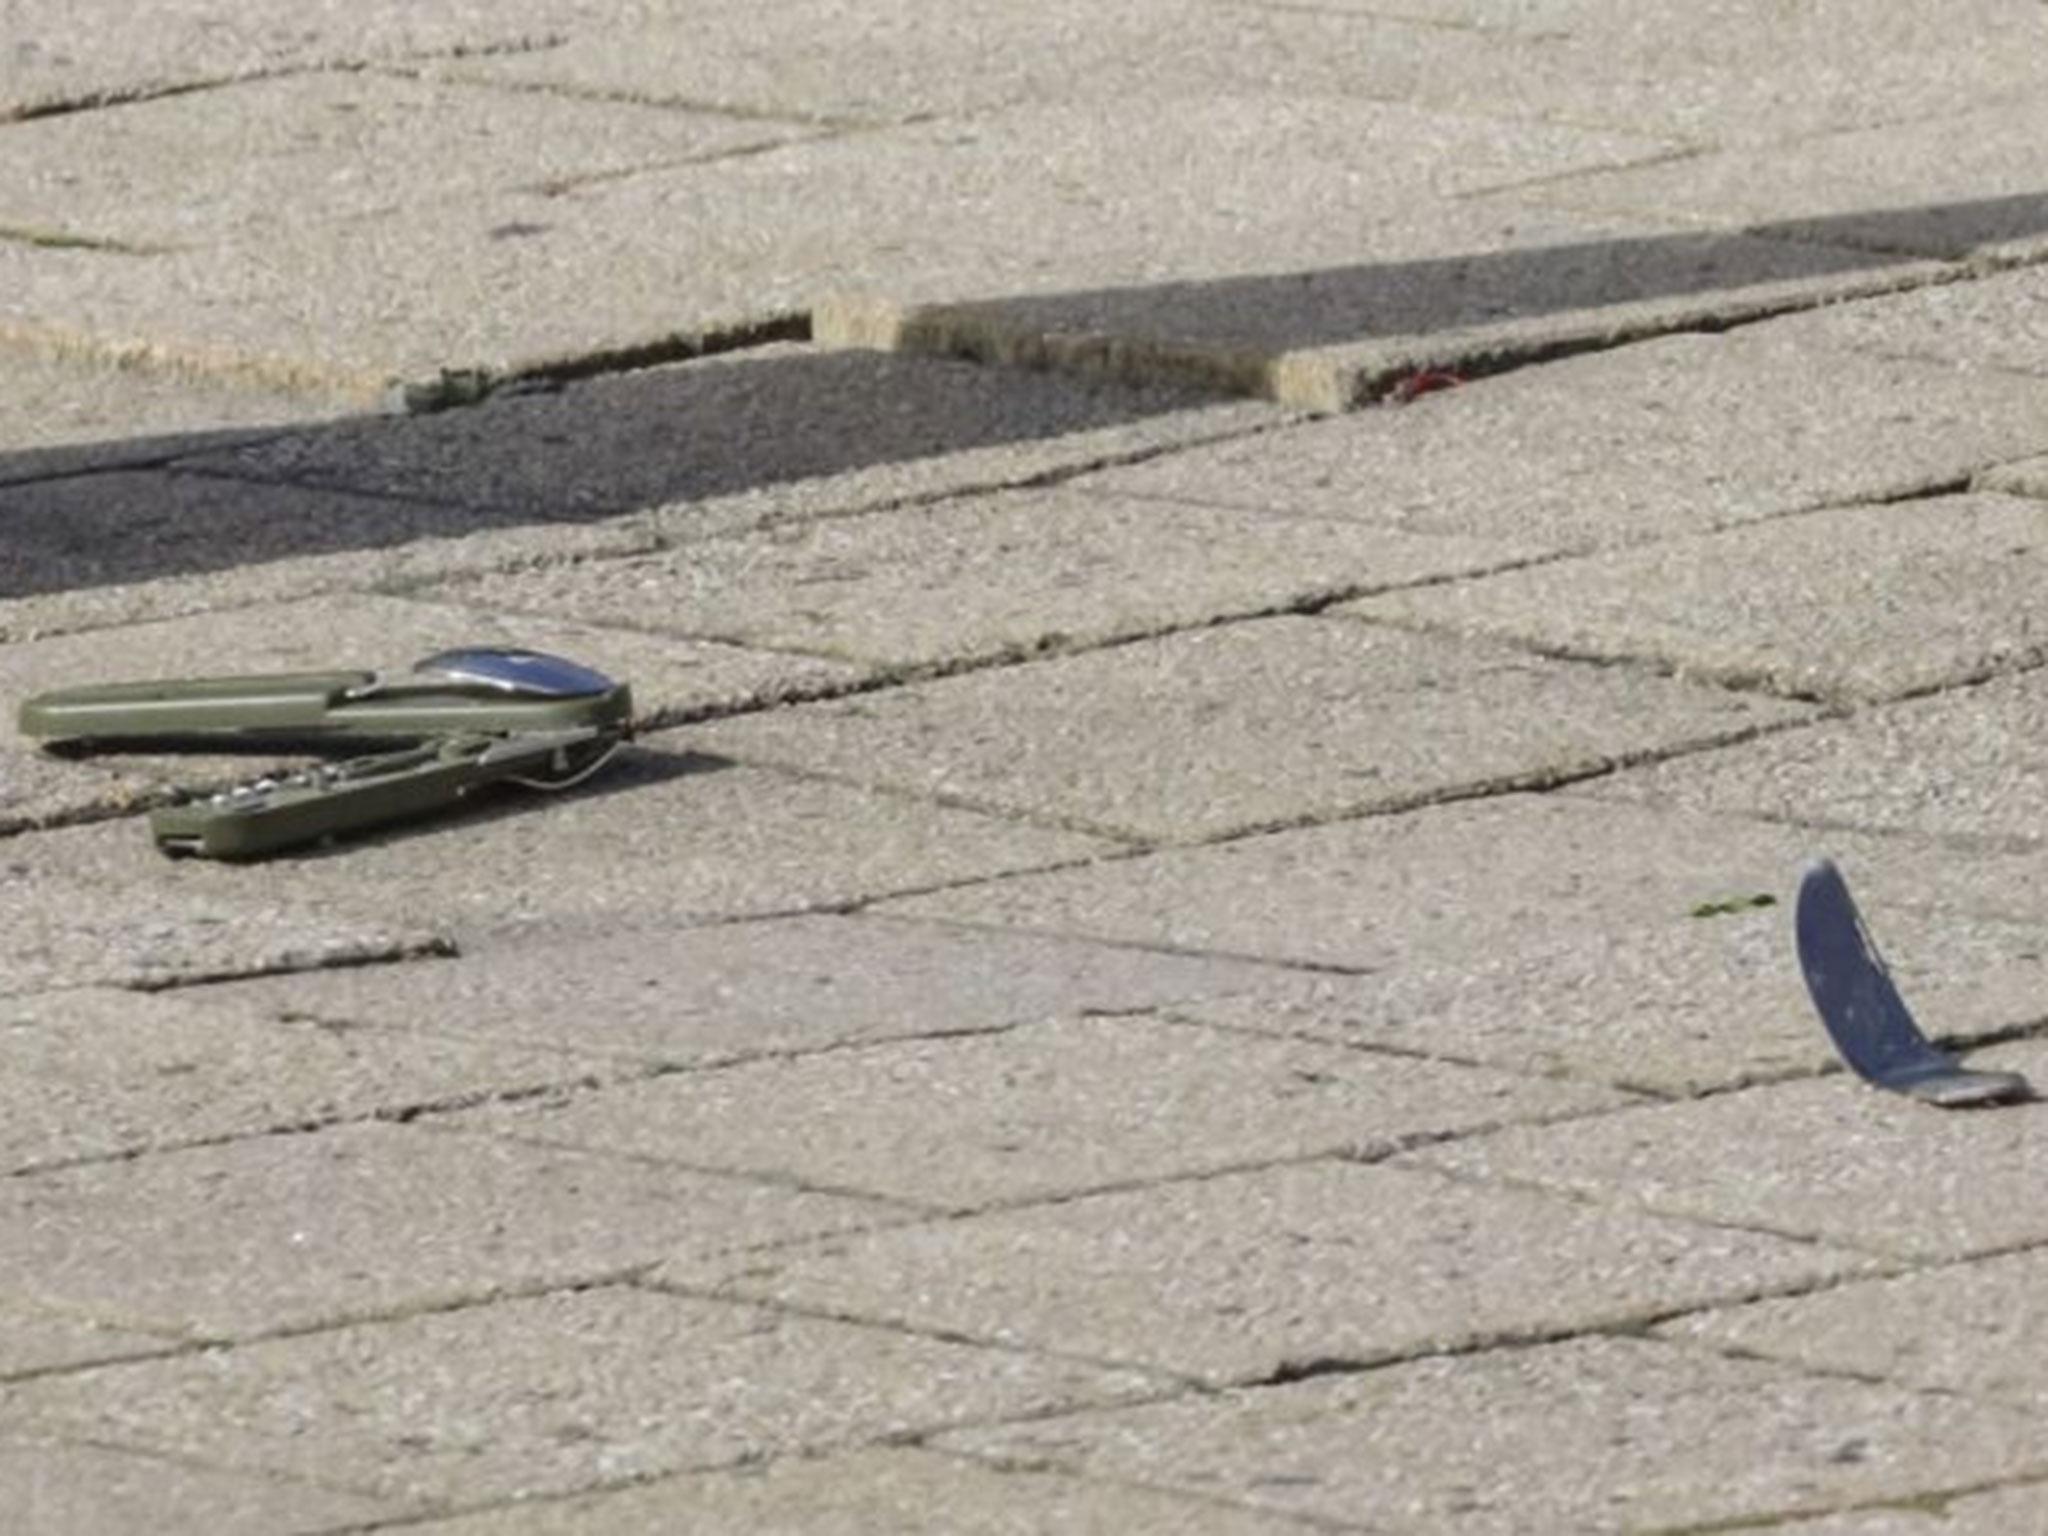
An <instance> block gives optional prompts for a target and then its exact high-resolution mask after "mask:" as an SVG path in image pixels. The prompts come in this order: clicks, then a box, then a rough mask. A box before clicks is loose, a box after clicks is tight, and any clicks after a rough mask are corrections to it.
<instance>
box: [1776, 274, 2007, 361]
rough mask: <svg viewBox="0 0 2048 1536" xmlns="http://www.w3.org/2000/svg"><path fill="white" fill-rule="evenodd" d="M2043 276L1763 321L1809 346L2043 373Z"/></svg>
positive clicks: (1980, 280)
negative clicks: (1850, 349) (1840, 348)
mask: <svg viewBox="0 0 2048 1536" xmlns="http://www.w3.org/2000/svg"><path fill="white" fill-rule="evenodd" d="M2044 297H2048V272H2044V271H2042V270H2041V269H2040V268H2037V267H2021V268H2019V269H2018V270H2016V271H2011V272H1989V273H1978V274H1976V275H1973V276H1972V277H1970V278H1969V280H1968V281H1964V282H1952V283H1938V284H1934V285H1932V286H1929V287H1925V288H1920V289H1916V290H1915V291H1913V292H1911V293H1901V294H1893V295H1890V296H1887V297H1883V298H1871V299H1863V300H1859V301H1858V302H1856V303H1851V304H1831V305H1828V306H1826V307H1824V308H1821V309H1816V310H1812V311H1810V312H1808V313H1806V314H1801V315H1788V316H1785V317H1784V318H1782V319H1778V320H1773V321H1771V322H1769V330H1770V332H1771V334H1773V335H1778V336H1784V337H1788V338H1795V339H1797V340H1800V341H1802V342H1807V343H1810V344H1812V345H1815V346H1823V347H1829V348H1837V347H1849V348H1854V349H1855V350H1857V351H1861V352H1868V353H1873V354H1877V355H1880V356H1885V357H1918V358H1927V359H1930V360H1933V361H1936V362H1943V363H1948V364H1950V365H1951V366H1953V367H1957V368H1962V369H1967V370H1973V371H1980V372H1981V371H1984V370H1989V369H2007V370H2010V371H2012V372H2015V373H2027V374H2048V325H2044V324H2043V323H2042V320H2041V303H2042V300H2043V298H2044Z"/></svg>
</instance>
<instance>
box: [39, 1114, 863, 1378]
mask: <svg viewBox="0 0 2048 1536" xmlns="http://www.w3.org/2000/svg"><path fill="white" fill-rule="evenodd" d="M0 1212H4V1213H5V1220H6V1221H7V1223H8V1226H9V1228H10V1229H11V1230H12V1231H13V1232H15V1234H16V1236H15V1237H14V1239H13V1240H12V1241H10V1242H9V1244H8V1245H7V1252H6V1253H5V1254H4V1255H0V1290H4V1291H12V1292H18V1293H21V1294H25V1295H28V1296H32V1297H35V1298H37V1299H39V1300H41V1301H42V1302H44V1303H45V1304H48V1305H59V1306H63V1307H65V1308H67V1309H70V1310H73V1311H75V1312H79V1313H83V1314H85V1315H87V1316H91V1317H96V1318H103V1319H105V1320H107V1321H109V1322H112V1323H114V1324H116V1325H119V1326H127V1327H142V1328H147V1329H150V1330H152V1331H156V1332H169V1331H177V1332H180V1333H183V1334H185V1335H186V1336H187V1337H191V1338H200V1339H230V1338H248V1337H251V1336H260V1335H263V1334H268V1333H276V1332H280V1331H285V1330H291V1331H298V1330H303V1329H308V1328H325V1327H332V1326H334V1325H336V1324H339V1323H341V1322H344V1321H347V1320H350V1319H360V1318H365V1317H371V1316H379V1315H384V1316H389V1315H393V1314H399V1313H406V1312H414V1311H424V1310H429V1309H439V1308H444V1307H448V1306H453V1305H459V1304H461V1303H463V1302H473V1301H477V1300H480V1299H483V1298H486V1297H490V1296H494V1295H499V1294H502V1293H504V1292H506V1291H513V1292H518V1291H521V1290H530V1289H535V1288H538V1287H541V1286H567V1285H577V1284H588V1283H590V1282H591V1281H593V1280H596V1279H599V1278H603V1277H608V1276H612V1277H615V1276H617V1275H619V1274H621V1273H623V1272H625V1271H627V1270H630V1269H632V1268H634V1267H636V1266H642V1265H648V1264H652V1263H654V1262H656V1261H657V1260H659V1259H661V1258H662V1257H663V1256H664V1255H666V1254H670V1253H673V1252H674V1251H675V1250H676V1249H677V1248H678V1247H682V1248H685V1249H689V1248H695V1247H697V1246H699V1245H702V1246H703V1247H705V1248H707V1249H717V1248H722V1247H747V1246H750V1245H752V1244H755V1243H762V1242H770V1241H773V1240H774V1239H776V1238H778V1237H780V1238H797V1237H804V1236H808V1235H811V1234H815V1233H819V1232H834V1231H843V1230H846V1229H849V1228H855V1227H860V1226H864V1225H867V1224H869V1223H872V1222H875V1221H878V1220H887V1219H889V1218H891V1217H892V1216H894V1217H897V1218H899V1219H900V1216H901V1208H900V1207H893V1206H889V1205H885V1204H882V1203H880V1202H876V1201H867V1200H855V1199H852V1198H849V1197H846V1196H842V1195H829V1194H821V1193H816V1192H813V1191H809V1190H801V1189H794V1188H790V1187H787V1186H782V1187H778V1186H774V1185H770V1184H765V1183H757V1182H749V1181H744V1180H740V1179H730V1178H721V1177H718V1176H716V1175H712V1174H704V1173H692V1172H688V1171H686V1170H684V1169H681V1168H676V1167H673V1166H670V1167H660V1168H656V1167H650V1166H649V1165H647V1164H645V1163H641V1162H635V1161H632V1160H629V1159H625V1158H613V1157H603V1156H598V1155H594V1154H590V1153H583V1152H575V1151H570V1150H567V1149H562V1148H545V1147H536V1146H530V1145H521V1144H518V1143H513V1142H508V1141H502V1140H497V1139H494V1138H491V1137H483V1136H465V1135H458V1134H455V1133H452V1132H447V1131H439V1132H433V1131H427V1130H422V1129H419V1128H416V1127H413V1126H407V1125H387V1124H374V1125H343V1126H336V1127H332V1128H329V1129H326V1130H322V1131H318V1132H314V1133H309V1134H305V1135H273V1136H259V1137H256V1138H253V1139H248V1140H241V1141H235V1142H229V1143H225V1144H223V1145H220V1146H212V1147H194V1148H189V1149H185V1150H181V1151H167V1152H160V1153H157V1154H155V1155H153V1156H150V1157H145V1158H138V1159H130V1160H123V1161H119V1162H112V1163H95V1164H89V1165H84V1164H82V1165H78V1166H74V1167H70V1168H58V1169H49V1170H45V1171H43V1172H40V1173H37V1174H34V1175H32V1176H29V1177H25V1178H17V1179H11V1180H9V1181H8V1182H7V1184H6V1185H5V1187H4V1188H0Z"/></svg>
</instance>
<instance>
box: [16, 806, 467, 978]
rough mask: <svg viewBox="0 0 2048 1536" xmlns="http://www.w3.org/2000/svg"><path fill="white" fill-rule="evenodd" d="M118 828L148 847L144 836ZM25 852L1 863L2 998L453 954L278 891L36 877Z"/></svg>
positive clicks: (420, 929)
mask: <svg viewBox="0 0 2048 1536" xmlns="http://www.w3.org/2000/svg"><path fill="white" fill-rule="evenodd" d="M120 830H121V831H123V832H125V833H127V834H128V835H129V836H132V837H134V838H135V839H136V840H137V842H138V844H146V843H147V842H148V841H149V839H148V837H147V836H146V835H145V834H144V833H143V832H142V831H141V829H140V828H139V827H135V826H132V825H130V826H123V827H122V828H121V829H120ZM30 843H31V840H29V839H16V840H13V841H10V842H8V843H6V844H5V845H4V846H5V849H6V852H5V854H4V855H0V997H18V996H23V995H26V994H30V993H36V992H43V991H51V990H55V989H58V988H69V987H140V988H145V989H147V988H156V987H167V986H173V985H179V984H189V983H192V982H198V981H207V980H213V979H216V978H219V977H225V976H253V975H264V974H269V973H273V972H285V971H306V970H317V969H319V968H320V967H322V966H328V965H344V966H353V965H367V964H371V963H374V962H377V961H383V960H397V959H402V958H404V957H406V956H409V955H418V954H423V953H430V952H433V951H435V950H440V949H445V948H446V947H447V944H448V940H447V938H446V937H445V936H444V935H443V934H442V933H441V932H439V931H437V930H435V929H432V928H429V927H427V926H424V925H421V924H416V923H410V922H407V921H405V920H404V919H402V918H392V917H388V916H386V917H382V918H373V917H365V916H362V915H356V916H343V915H341V914H339V913H336V912H333V911H330V910H326V909H324V908H322V907H320V906H319V905H318V904H316V903H313V902H310V901H307V900H304V899H302V898H299V897H297V896H294V895H293V894H292V893H291V892H289V891H284V890H278V891H272V892H269V893H266V894H265V895H264V896H261V897H252V896H250V895H248V894H246V893H236V892H233V891H230V890H227V889H222V888H216V889H214V890H211V891H205V892H193V891H179V890H178V889H177V887H176V883H175V881H173V882H172V883H171V886H170V887H169V889H167V888H166V887H165V886H164V885H163V884H161V883H155V882H152V881H150V880H146V879H145V880H140V881H135V882H132V883H125V882H122V881H118V880H117V881H114V882H96V881H93V880H91V879H89V878H88V879H73V878H70V877H69V876H67V875H66V874H64V873H63V858H62V856H61V854H60V855H59V856H58V858H57V859H56V860H55V861H54V862H53V863H52V864H51V865H48V866H44V867H38V868H34V869H31V859H32V857H33V855H31V853H30ZM38 852H40V847H38ZM148 857H149V858H151V859H160V857H161V856H160V855H158V854H157V853H155V852H154V851H153V850H149V851H148Z"/></svg>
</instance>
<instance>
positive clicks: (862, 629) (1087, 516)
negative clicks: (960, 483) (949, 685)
mask: <svg viewBox="0 0 2048 1536" xmlns="http://www.w3.org/2000/svg"><path fill="white" fill-rule="evenodd" d="M1539 552H1540V546H1537V545H1535V544H1531V543H1520V544H1516V543H1511V542H1508V541H1504V540H1485V539H1458V538H1432V537H1425V536H1417V535H1411V534H1404V533H1401V532H1400V531H1398V530H1395V529H1387V528H1373V527H1364V526H1361V525H1359V524H1357V523H1349V522H1339V521H1337V520H1335V519H1329V518H1292V517H1282V516H1271V515H1254V514H1246V513H1243V512H1239V511H1236V510H1232V509H1223V508H1215V507H1198V506H1184V505H1178V504H1175V503H1172V502H1163V501H1154V500H1143V501H1140V500H1137V499H1135V498H1132V499H1125V500H1117V499H1116V498H1113V497H1100V496H1081V495H1076V494H1072V493H1069V492H1067V491H1064V490H1059V489H1055V490H1049V491H1020V492H1010V493H1002V494H997V495H994V496H989V497H976V498H972V499H962V500H956V501H949V502H943V503H939V504H937V505H931V506H919V507H908V508H902V509H899V510H896V511H892V512H876V513H871V514H868V515H865V516H857V517H846V518H832V519H829V520H823V521H817V522H808V523H799V524H791V525H780V526H776V527H771V528H766V529H761V530H758V531H754V532H750V533H745V534H739V535H734V536H731V537H725V538H712V539H701V540H696V541H693V542H691V543H689V544H687V545H685V546H683V547H681V548H679V549H672V550H668V551H665V552H663V553H661V554H658V555H653V556H649V557H647V558H644V559H637V560H626V561H606V562H603V563H601V564H592V565H585V566H581V567H578V568H575V569H571V570H563V569H559V568H554V567H549V568H543V569H537V570H529V571H514V572H506V573H500V574H497V575H493V576H487V577H483V578H480V579H477V580H473V581H472V580H461V581H458V582H456V583H452V584H450V585H449V586H447V587H444V588H437V589H433V590H431V591H427V592H423V593H422V594H421V595H422V596H425V597H432V598H438V599H440V600H444V601H449V602H459V603H466V604H473V605H476V606H480V607H484V608H488V609H492V610H495V611H498V612H512V613H546V614H555V615H560V616H567V617H575V618H581V619H584V620H586V621H597V622H606V623H613V624H627V625H631V626H632V627H633V628H636V629H642V628H644V629H652V630H658V631H664V632H669V633H681V634H693V635H699V636H704V637H706V638H710V639H717V640H725V641H730V642H732V643H735V644H740V645H759V646H768V647H773V648H776V649H793V650H803V651H809V652H813V653H822V654H825V655H829V656H833V657H835V658H839V659H844V660H851V661H856V662H861V663H865V664H867V665H869V666H871V667H875V668H878V669H891V670H893V669H910V668H915V667H930V666H935V665H939V664H958V663H961V662H965V661H988V660H996V659H1000V658H1004V657H1020V656H1029V655H1032V654H1034V653H1038V652H1044V651H1054V650H1066V649H1074V648H1081V647H1086V646H1094V645H1101V644H1103V643H1105V642H1108V641H1113V640H1119V639H1129V638H1133V637H1135V636H1139V635H1144V634H1148V633H1154V632H1157V631H1158V630H1161V629H1165V628H1169V627H1178V626H1184V625H1190V624H1196V623H1202V622H1205V621H1210V620H1214V619H1219V618H1224V617H1228V616H1231V615H1245V614H1253V613H1259V612H1272V611H1275V610H1280V609H1285V608H1288V607H1291V606H1294V605H1296V604H1300V603H1304V602H1310V601H1319V600H1325V599H1327V598H1329V597H1331V596H1334V595H1337V594H1341V593H1346V592H1356V591H1358V590H1360V589H1362V588H1378V587H1385V586H1399V585H1402V584H1404V583H1407V582H1412V581H1432V580H1437V579H1441V578H1444V577H1447V576H1454V575H1465V574H1471V573H1475V572H1479V571H1485V570H1490V569H1498V568H1499V567H1501V566H1504V565H1509V564H1512V563H1515V562H1516V561H1519V560H1523V559H1528V558H1533V557H1534V556H1535V555H1536V554H1538V553H1539Z"/></svg>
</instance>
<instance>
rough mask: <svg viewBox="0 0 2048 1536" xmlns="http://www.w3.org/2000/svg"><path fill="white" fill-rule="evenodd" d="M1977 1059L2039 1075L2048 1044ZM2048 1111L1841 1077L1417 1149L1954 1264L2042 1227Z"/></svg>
mask: <svg viewBox="0 0 2048 1536" xmlns="http://www.w3.org/2000/svg"><path fill="white" fill-rule="evenodd" d="M1969 1059H1970V1061H1971V1062H1972V1063H1976V1064H1982V1065H1985V1066H1987V1067H1993V1068H1996V1067H2000V1066H2003V1067H2006V1068H2008V1069H2010V1070H2014V1071H2019V1072H2024V1073H2027V1074H2029V1075H2030V1076H2031V1077H2032V1078H2033V1079H2034V1080H2036V1081H2040V1080H2042V1078H2043V1076H2044V1073H2048V1047H2044V1046H2042V1045H2040V1044H2038V1043H2034V1044H2024V1045H2007V1046H2000V1047H1997V1048H1995V1049H1991V1050H1986V1051H1981V1052H1978V1053H1976V1054H1974V1055H1972V1056H1971V1057H1970V1058H1969ZM2044 1145H2048V1110H2044V1109H2043V1108H2042V1107H2041V1106H2039V1105H2025V1106H2021V1107H2018V1108H2016V1109H2012V1110H2005V1111H2001V1112H2000V1113H1998V1114H1995V1115H1943V1114H1941V1113H1940V1112H1938V1111H1934V1110H1930V1109H1929V1108H1928V1107H1927V1106H1926V1105H1924V1104H1920V1103H1918V1102H1916V1101H1914V1100H1910V1099H1906V1098H1902V1097H1900V1096H1897V1095H1892V1094H1882V1093H1879V1092H1878V1091H1876V1090H1875V1089H1872V1088H1868V1087H1866V1086H1864V1085H1863V1084H1862V1083H1859V1082H1857V1081H1856V1080H1855V1079H1854V1078H1852V1077H1849V1076H1847V1075H1846V1074H1835V1075H1832V1076H1829V1077H1824V1078H1817V1079H1814V1080H1812V1081H1808V1082H1798V1083H1783V1084H1777V1085H1773V1086H1770V1087H1763V1088H1756V1089H1753V1090H1751V1091H1749V1092H1746V1093H1737V1094H1726V1095H1720V1096H1716V1097H1714V1098H1708V1099H1701V1100H1698V1101H1696V1102H1693V1103H1689V1104H1674V1105H1660V1106H1658V1107H1656V1108H1650V1109H1629V1110H1624V1111H1622V1112H1620V1113H1618V1114H1615V1115H1612V1116H1609V1117H1606V1118H1603V1119H1601V1120H1598V1121H1589V1122H1586V1123H1583V1124H1578V1125H1573V1126H1571V1127H1569V1128H1568V1129H1561V1130H1556V1131H1545V1130H1528V1131H1524V1130H1521V1129H1509V1130H1504V1131H1501V1132H1498V1133H1496V1134H1493V1135H1489V1136H1484V1137H1478V1138H1474V1139H1473V1140H1470V1141H1464V1142H1460V1143H1458V1144H1456V1145H1455V1146H1446V1147H1440V1148H1425V1149H1422V1150H1420V1151H1417V1152H1415V1153H1413V1154H1411V1160H1412V1161H1413V1162H1414V1163H1416V1164H1417V1165H1418V1166H1420V1165H1426V1166H1429V1167H1433V1168H1442V1169H1446V1170H1449V1171H1451V1172H1453V1173H1456V1174H1457V1175H1459V1176H1460V1177H1464V1178H1476V1179H1509V1180H1513V1181H1515V1182H1516V1183H1517V1184H1519V1185H1523V1186H1527V1185H1531V1184H1533V1185H1537V1186H1540V1187H1542V1188H1545V1189H1550V1190H1555V1191H1558V1192H1560V1193H1569V1194H1575V1195H1579V1196H1582V1197H1586V1198H1591V1199H1594V1200H1598V1201H1600V1202H1602V1203H1603V1204H1613V1205H1618V1206H1621V1207H1623V1208H1627V1209H1634V1210H1652V1211H1659V1212H1666V1213H1676V1214H1680V1215H1684V1216H1687V1217H1690V1218H1693V1219H1696V1220H1703V1221H1711V1222H1716V1223H1727V1224H1730V1225H1732V1226H1737V1227H1741V1228H1744V1229H1753V1230H1764V1231H1771V1232H1782V1233H1787V1234H1791V1235H1793V1236H1797V1237H1802V1238H1812V1239H1814V1240H1817V1241H1823V1242H1830V1243H1843V1244H1851V1245H1854V1246H1856V1247H1858V1248H1861V1249H1863V1250H1865V1251H1867V1252H1875V1253H1884V1254H1892V1255H1896V1256H1899V1257H1903V1258H1915V1259H1923V1260H1925V1259H1958V1258H1964V1257H1967V1256H1969V1255H1972V1254H1981V1253H1990V1252H1993V1251H1996V1250H1998V1249H2003V1248H2009V1247H2015V1246H2018V1245H2021V1244H2037V1243H2039V1242H2040V1241H2041V1240H2042V1238H2043V1236H2044V1234H2048V1218H2044V1217H2043V1215H2042V1213H2041V1211H2040V1208H2039V1206H2038V1204H2037V1203H2036V1202H2035V1201H2034V1200H2033V1199H2032V1197H2031V1195H2030V1193H2029V1192H2030V1191H2031V1190H2033V1189H2034V1188H2036V1187H2037V1186H2038V1185H2039V1183H2040V1180H2041V1170H2042V1163H2043V1157H2044Z"/></svg>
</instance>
